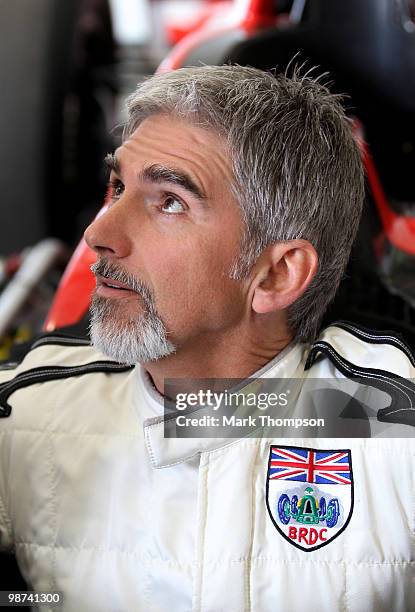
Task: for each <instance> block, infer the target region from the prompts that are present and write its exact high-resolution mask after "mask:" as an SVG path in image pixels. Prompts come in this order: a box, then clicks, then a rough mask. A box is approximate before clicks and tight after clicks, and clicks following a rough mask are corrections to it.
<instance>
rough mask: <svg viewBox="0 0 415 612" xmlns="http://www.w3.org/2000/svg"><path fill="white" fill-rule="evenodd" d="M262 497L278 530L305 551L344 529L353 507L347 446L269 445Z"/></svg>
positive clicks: (331, 538)
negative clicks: (324, 448)
mask: <svg viewBox="0 0 415 612" xmlns="http://www.w3.org/2000/svg"><path fill="white" fill-rule="evenodd" d="M266 501H267V507H268V512H269V514H270V517H271V520H272V522H273V523H274V525H275V527H276V528H277V530H278V531H279V532H280V534H281V535H282V536H283V537H284V538H285V539H286V540H288V542H290V543H291V544H293V545H294V546H296V547H297V548H299V549H301V550H304V551H312V550H316V549H318V548H321V547H322V546H325V545H326V544H328V543H329V542H331V541H332V540H334V538H336V537H337V536H338V535H340V534H341V533H342V531H344V530H345V529H346V527H347V525H348V523H349V521H350V518H351V515H352V512H353V473H352V457H351V452H350V450H320V449H315V448H302V447H297V446H271V447H270V457H269V462H268V476H267V492H266Z"/></svg>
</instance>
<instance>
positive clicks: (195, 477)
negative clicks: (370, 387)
mask: <svg viewBox="0 0 415 612" xmlns="http://www.w3.org/2000/svg"><path fill="white" fill-rule="evenodd" d="M305 368H306V369H305ZM368 372H369V373H371V374H372V375H373V376H375V377H377V378H378V379H381V380H382V381H386V383H387V384H389V383H390V384H392V385H395V383H396V384H401V385H402V386H403V387H404V388H405V391H404V393H405V395H407V396H408V397H409V401H408V405H407V407H405V408H404V409H400V412H399V414H395V413H394V412H396V411H392V412H393V413H394V414H393V415H392V417H391V420H395V421H396V422H399V421H401V422H402V423H405V424H404V425H403V426H401V427H402V428H403V431H404V434H403V437H401V438H400V439H397V438H393V437H382V436H380V437H376V438H372V439H366V438H347V439H341V438H332V439H325V438H320V437H316V438H309V437H307V438H298V437H292V438H286V437H284V438H281V437H280V438H259V437H258V438H257V437H253V436H245V437H243V438H240V439H226V438H221V439H217V438H203V439H194V438H181V439H178V438H165V437H164V423H163V405H162V403H161V398H160V396H159V395H158V394H157V392H156V390H155V389H154V388H153V387H152V385H151V382H150V381H149V379H148V377H147V375H146V374H145V372H144V371H143V369H142V368H141V367H136V368H129V367H126V366H121V365H118V364H116V363H114V362H111V361H108V359H107V358H105V357H104V356H103V355H101V354H99V353H97V352H96V351H95V350H94V349H92V348H91V347H90V346H88V345H87V343H86V342H85V341H82V340H79V341H77V340H70V339H68V338H64V337H59V336H57V337H54V336H50V337H47V338H45V339H41V340H40V341H37V342H36V343H35V344H34V346H33V348H32V350H31V351H30V352H29V353H28V354H27V355H26V357H25V359H24V360H23V362H22V363H21V364H20V365H19V366H17V367H16V368H13V369H4V370H2V371H1V372H0V383H1V385H0V410H1V411H2V414H1V416H2V417H3V418H0V545H1V548H2V549H3V550H10V551H11V552H14V553H15V555H16V558H17V561H18V564H19V567H20V570H21V572H22V575H23V577H24V578H25V580H26V582H27V584H28V588H30V589H34V590H35V591H37V592H41V591H59V592H61V593H62V597H63V606H62V608H60V609H62V610H64V611H65V612H104V611H108V612H191V611H192V612H303V611H305V610H306V611H307V612H386V611H387V612H411V611H412V612H413V611H414V610H415V440H414V438H413V437H412V436H413V432H414V428H413V424H414V423H415V420H414V418H413V417H414V414H415V410H413V408H412V407H411V406H412V403H411V402H412V401H413V391H411V387H410V383H409V382H408V385H407V386H405V382H404V381H405V380H407V381H408V380H409V379H411V378H412V379H413V378H415V376H414V375H415V369H414V359H413V356H412V355H411V353H410V350H409V349H408V348H407V347H406V346H405V345H404V343H403V342H402V341H401V340H400V339H399V338H394V337H392V336H390V335H382V334H380V333H376V334H374V333H373V334H371V333H368V332H367V331H361V330H359V329H357V328H356V327H354V326H351V325H349V324H341V325H340V324H339V325H338V326H332V327H330V328H328V329H327V330H326V331H325V332H324V334H323V336H322V337H321V338H320V339H319V340H318V342H317V343H316V344H315V345H314V347H313V348H311V347H310V346H305V345H299V344H291V345H290V346H288V347H287V348H286V349H285V350H284V351H283V352H282V353H281V354H280V355H278V356H277V357H276V358H275V359H274V360H273V361H272V362H271V363H270V364H268V366H266V367H265V368H263V369H262V370H261V371H259V372H258V373H257V374H256V376H258V377H261V378H265V377H268V378H272V377H275V378H277V377H279V378H285V377H300V378H307V377H317V378H321V377H327V378H329V377H337V378H339V379H340V378H344V377H346V376H349V375H352V374H354V375H357V374H359V375H362V376H366V375H367V373H368ZM411 393H412V395H411ZM401 417H402V418H401ZM387 419H388V416H386V420H387ZM307 516H308V517H309V518H308V519H305V518H304V517H307ZM307 521H314V522H307ZM40 609H41V610H48V609H51V610H52V609H56V608H49V607H48V606H47V605H43V606H40Z"/></svg>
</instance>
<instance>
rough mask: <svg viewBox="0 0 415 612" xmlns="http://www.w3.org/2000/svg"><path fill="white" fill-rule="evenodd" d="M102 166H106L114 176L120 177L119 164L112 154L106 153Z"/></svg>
mask: <svg viewBox="0 0 415 612" xmlns="http://www.w3.org/2000/svg"><path fill="white" fill-rule="evenodd" d="M104 165H105V166H106V168H107V170H110V171H113V172H115V174H118V176H121V168H120V163H119V161H118V159H117V156H116V155H114V153H107V155H106V156H105V157H104Z"/></svg>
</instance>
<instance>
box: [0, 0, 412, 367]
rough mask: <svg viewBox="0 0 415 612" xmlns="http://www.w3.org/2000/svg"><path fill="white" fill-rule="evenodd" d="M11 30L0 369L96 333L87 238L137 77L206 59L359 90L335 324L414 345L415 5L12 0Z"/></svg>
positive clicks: (1, 145)
mask: <svg viewBox="0 0 415 612" xmlns="http://www.w3.org/2000/svg"><path fill="white" fill-rule="evenodd" d="M0 29H1V36H0V77H1V78H0V83H1V89H0V91H1V95H0V133H1V139H0V161H1V170H0V184H1V190H0V194H1V196H0V197H1V199H0V360H13V359H18V358H19V349H16V342H17V343H18V346H20V347H21V349H20V354H22V352H24V350H25V347H27V346H28V345H27V342H30V339H31V338H33V337H34V336H37V335H38V334H40V333H42V331H53V330H58V329H64V330H66V331H67V332H69V333H75V332H76V333H82V334H83V333H86V326H87V322H88V315H87V310H88V304H89V297H90V292H91V290H92V288H93V284H94V283H93V278H92V275H91V273H90V272H89V265H90V263H91V261H93V256H92V254H91V253H90V252H89V251H88V249H87V248H86V245H85V244H84V243H82V242H80V241H81V237H82V233H83V230H84V229H85V227H86V226H87V225H88V223H89V222H90V221H91V220H92V219H93V218H94V216H95V215H96V214H97V212H98V211H99V210H100V208H101V207H102V205H103V202H104V199H105V191H106V182H107V178H108V177H107V175H106V172H105V170H104V166H103V163H102V160H103V158H104V156H105V154H106V153H107V152H109V151H112V150H113V149H114V148H115V147H116V146H117V145H118V144H119V142H120V138H121V131H122V128H121V126H122V123H123V120H124V116H123V105H124V101H125V97H126V95H128V94H129V93H131V91H132V90H133V89H134V88H135V86H136V85H137V83H138V82H140V81H141V80H142V79H143V78H145V77H146V76H148V75H151V74H153V73H154V72H155V71H156V70H173V69H176V68H178V67H181V66H186V65H200V64H201V63H207V64H220V63H223V62H237V63H240V64H249V65H252V66H256V67H259V68H264V69H270V68H275V67H276V68H277V70H280V71H285V70H286V69H287V65H289V64H290V60H292V58H293V57H294V56H296V60H295V61H296V63H302V62H306V63H307V66H310V67H312V66H318V67H319V68H318V72H320V73H321V72H325V71H328V72H329V77H328V80H329V81H330V82H331V89H332V90H333V91H335V92H341V93H346V94H347V95H348V98H347V100H346V104H347V108H348V112H349V115H350V117H351V118H352V120H353V121H354V126H355V133H356V138H357V139H358V140H359V142H360V145H361V150H362V157H363V159H364V162H365V167H366V172H367V201H366V207H365V214H364V217H363V220H362V225H361V231H360V235H359V239H358V241H357V244H356V247H355V250H354V253H353V256H352V258H351V261H350V265H349V269H348V272H347V275H346V278H345V281H344V282H343V283H342V286H341V289H340V291H339V295H338V297H337V299H336V301H335V303H334V305H333V307H332V308H331V310H330V312H329V313H328V314H327V317H326V322H328V321H330V320H333V319H335V318H338V317H340V318H346V319H351V320H354V321H356V322H360V323H361V324H363V325H367V326H368V327H374V328H377V329H390V330H394V331H396V332H400V333H402V334H403V335H404V336H405V337H406V338H407V339H408V341H410V342H414V340H415V331H414V330H415V314H414V305H415V182H414V174H415V172H414V171H415V121H414V118H415V0H347V2H345V1H344V0H234V1H231V0H14V1H13V2H10V1H9V0H0ZM296 54H297V55H296ZM292 65H293V63H291V66H292ZM68 264H69V266H68Z"/></svg>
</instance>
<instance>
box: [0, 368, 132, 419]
mask: <svg viewBox="0 0 415 612" xmlns="http://www.w3.org/2000/svg"><path fill="white" fill-rule="evenodd" d="M133 367H134V366H129V365H125V364H120V363H116V362H114V361H104V360H103V361H93V362H91V363H86V364H84V365H81V366H70V367H65V366H43V367H38V368H32V369H31V370H27V371H26V372H21V373H20V374H18V375H17V376H15V377H14V378H13V379H12V380H10V381H8V382H5V383H3V384H2V385H1V386H0V418H1V417H8V416H9V415H10V414H11V410H12V408H11V406H10V404H9V403H8V399H9V397H10V395H11V394H12V393H14V392H15V391H17V390H18V389H23V388H24V387H29V386H30V385H34V384H36V383H40V382H47V381H50V380H60V379H63V378H71V377H72V376H82V375H83V374H92V373H94V372H107V373H115V372H126V371H128V370H131V369H132V368H133Z"/></svg>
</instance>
